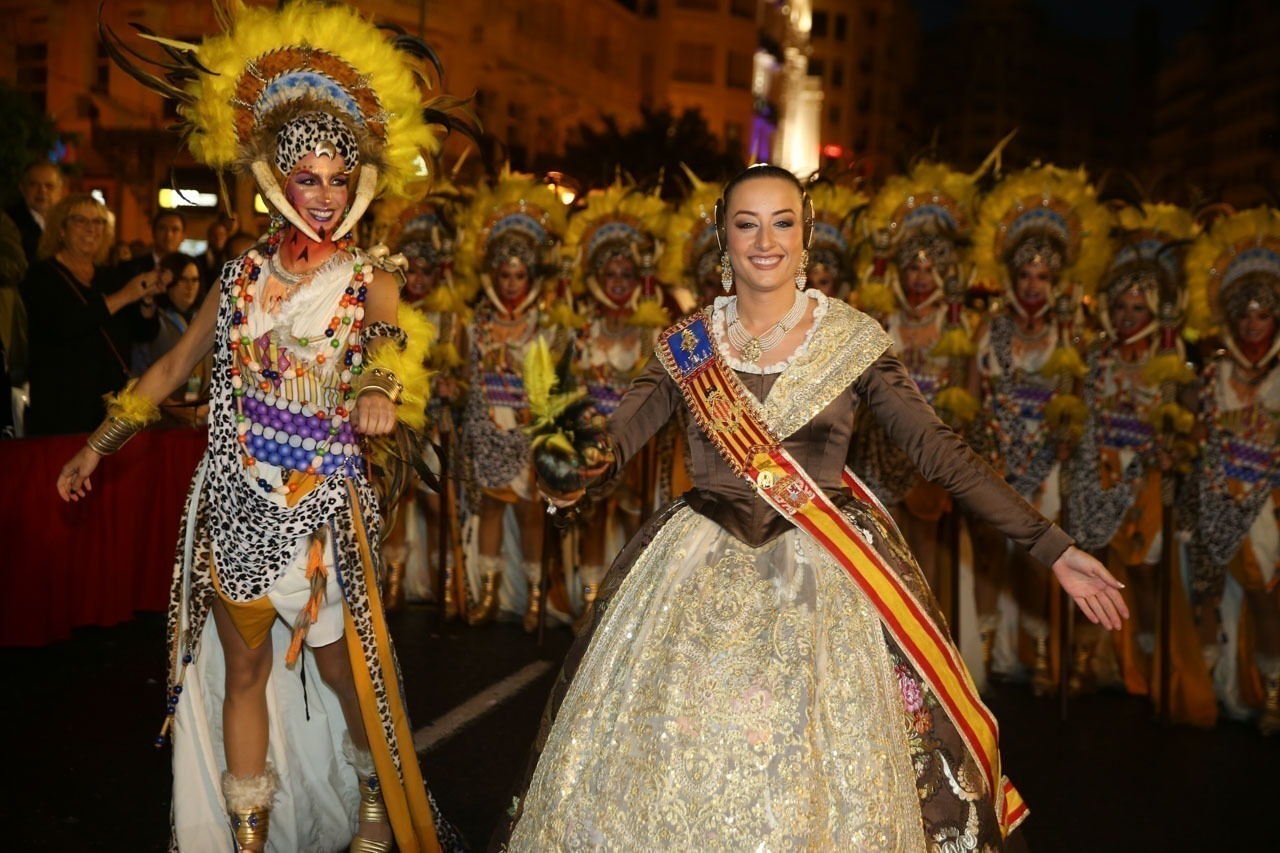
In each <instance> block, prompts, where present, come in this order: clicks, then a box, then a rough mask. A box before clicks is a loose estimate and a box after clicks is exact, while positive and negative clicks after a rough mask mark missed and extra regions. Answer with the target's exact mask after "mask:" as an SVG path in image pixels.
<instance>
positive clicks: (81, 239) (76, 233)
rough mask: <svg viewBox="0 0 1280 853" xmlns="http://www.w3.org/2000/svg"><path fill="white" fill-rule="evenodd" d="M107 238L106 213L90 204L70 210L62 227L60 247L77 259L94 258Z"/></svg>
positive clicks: (80, 205) (98, 206)
mask: <svg viewBox="0 0 1280 853" xmlns="http://www.w3.org/2000/svg"><path fill="white" fill-rule="evenodd" d="M106 236H107V212H106V210H105V209H104V208H102V207H101V206H100V205H97V204H94V203H92V202H86V203H84V204H78V205H76V206H75V207H73V208H72V209H71V212H70V213H69V214H68V215H67V218H66V220H65V221H64V223H63V226H62V245H63V247H64V248H65V249H66V251H67V252H69V253H70V254H71V255H73V256H75V257H78V258H94V257H96V256H97V255H98V253H99V252H100V251H101V250H102V241H103V240H105V239H106Z"/></svg>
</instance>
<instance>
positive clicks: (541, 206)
mask: <svg viewBox="0 0 1280 853" xmlns="http://www.w3.org/2000/svg"><path fill="white" fill-rule="evenodd" d="M565 217H566V212H565V206H564V202H562V201H561V200H560V196H558V195H557V194H556V192H555V190H554V189H552V188H551V187H550V186H548V185H547V184H544V183H542V182H541V181H539V180H537V179H536V178H534V177H533V176H532V175H523V174H519V173H516V172H512V171H510V170H504V171H503V173H502V175H501V176H499V178H498V180H497V181H496V182H495V183H493V184H492V185H490V186H484V187H480V188H479V189H478V190H477V191H476V195H475V198H474V199H472V201H471V204H470V205H469V206H468V207H467V210H466V212H465V213H464V215H463V217H462V222H461V231H460V233H459V235H458V257H459V259H460V261H461V262H460V264H459V266H458V269H457V275H458V280H459V282H461V284H462V286H463V288H464V292H465V293H468V294H470V295H471V296H472V297H474V295H475V293H476V292H477V291H478V290H480V289H483V290H484V293H485V295H486V296H487V298H488V299H489V300H490V302H492V303H493V305H494V307H496V308H497V309H498V310H499V311H501V312H502V313H504V314H506V313H508V309H507V307H506V306H504V305H503V304H502V301H501V300H500V299H498V294H497V293H496V292H495V291H494V289H493V278H492V273H493V272H494V271H495V270H497V269H499V268H500V267H502V266H503V265H504V264H509V263H519V264H523V265H524V266H525V268H527V269H528V271H529V280H530V285H531V286H530V288H529V295H528V296H527V297H525V301H524V302H523V303H522V304H521V305H519V306H517V307H516V309H515V313H517V314H519V313H522V312H523V311H524V310H525V309H526V308H528V307H529V306H530V305H532V304H533V302H534V301H535V300H536V299H537V298H538V295H539V291H540V290H541V287H542V277H543V276H545V275H546V274H547V273H549V272H551V271H552V270H553V268H554V265H553V263H552V261H553V257H554V254H553V248H554V246H555V244H556V241H557V240H558V239H559V238H560V235H561V234H563V233H564V229H565Z"/></svg>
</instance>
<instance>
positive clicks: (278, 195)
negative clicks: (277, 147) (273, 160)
mask: <svg viewBox="0 0 1280 853" xmlns="http://www.w3.org/2000/svg"><path fill="white" fill-rule="evenodd" d="M249 170H250V171H251V172H253V179H254V180H255V181H257V182H258V191H259V192H261V193H262V197H263V198H265V199H266V200H267V201H268V202H270V203H271V206H272V207H274V208H275V209H276V210H277V211H279V213H280V215H281V216H283V217H284V218H285V219H287V220H289V222H290V224H292V225H293V227H295V228H297V229H298V230H299V231H301V232H302V233H303V234H304V235H305V236H306V237H307V239H309V240H314V241H315V242H317V243H320V242H323V241H322V240H321V239H320V235H319V234H317V233H316V232H315V229H314V228H312V227H311V226H310V225H308V224H307V222H306V220H305V219H303V218H302V216H301V215H300V214H299V213H298V211H296V210H294V207H293V205H292V204H290V203H289V199H287V198H285V195H284V191H283V190H281V189H280V185H279V184H277V183H276V177H275V175H274V174H272V172H271V166H270V164H268V163H267V161H266V160H254V161H253V165H251V166H250V167H249Z"/></svg>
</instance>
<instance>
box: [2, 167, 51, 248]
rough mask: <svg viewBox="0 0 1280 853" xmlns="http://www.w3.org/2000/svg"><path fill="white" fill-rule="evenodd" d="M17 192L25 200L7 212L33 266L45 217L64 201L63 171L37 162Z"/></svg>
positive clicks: (25, 173) (20, 200)
mask: <svg viewBox="0 0 1280 853" xmlns="http://www.w3.org/2000/svg"><path fill="white" fill-rule="evenodd" d="M18 192H19V193H20V194H21V196H22V197H21V198H20V199H18V200H17V201H16V202H14V203H13V204H11V205H9V207H7V208H5V211H4V212H5V213H7V214H8V215H9V218H10V219H12V220H13V224H14V225H16V226H18V232H19V233H20V234H21V235H22V251H23V252H24V253H25V254H26V256H27V263H31V262H32V261H34V260H35V259H36V248H37V247H38V246H39V245H40V235H41V234H43V233H44V218H45V217H46V216H47V215H48V214H49V211H51V210H53V206H54V205H55V204H57V203H58V201H59V200H60V199H61V198H62V193H63V185H62V172H60V171H59V170H58V167H57V166H55V165H53V164H52V163H49V162H47V161H43V160H41V161H36V162H35V163H32V164H31V165H30V166H28V167H27V168H26V170H25V171H24V172H23V173H22V180H21V181H19V182H18Z"/></svg>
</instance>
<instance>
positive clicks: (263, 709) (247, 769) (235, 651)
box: [213, 600, 272, 851]
mask: <svg viewBox="0 0 1280 853" xmlns="http://www.w3.org/2000/svg"><path fill="white" fill-rule="evenodd" d="M213 621H214V623H215V624H216V625H217V626H218V642H219V643H220V644H221V646H222V654H223V656H224V657H225V658H226V667H227V671H226V676H225V679H224V685H225V690H226V696H225V698H224V699H223V702H222V748H223V751H224V752H225V754H226V759H227V773H228V774H229V775H230V776H232V777H234V779H236V780H240V781H241V782H242V783H243V784H246V785H247V784H251V782H252V780H253V779H254V778H255V777H258V778H261V777H263V775H264V774H265V773H266V769H267V732H268V724H267V679H268V678H269V677H270V676H271V662H272V656H271V637H269V636H268V637H267V639H266V640H265V641H263V643H262V645H260V646H258V647H257V648H256V649H251V648H249V646H248V644H246V643H245V641H244V638H243V637H241V636H240V632H239V631H237V630H236V626H235V624H234V623H233V622H232V621H231V614H230V613H228V612H227V608H226V606H225V605H224V604H223V603H222V602H221V601H220V600H219V601H215V602H214V603H213ZM227 784H228V783H227V781H226V780H225V777H224V783H223V785H224V791H226V792H231V791H232V789H231V788H228V787H226V786H227ZM235 799H236V798H235V797H234V796H228V800H229V801H231V802H229V803H228V807H229V808H230V809H231V810H232V811H235V810H236V808H238V806H237V805H235V803H234V800H235ZM264 799H265V798H264ZM259 805H262V806H265V808H266V809H267V810H268V811H269V810H270V804H269V803H254V806H255V807H257V806H259ZM265 846H266V841H265V840H262V841H256V842H252V843H246V844H244V845H243V846H242V847H241V848H240V849H242V850H255V851H256V850H262V849H264V848H265Z"/></svg>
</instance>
